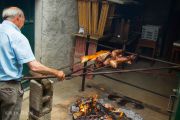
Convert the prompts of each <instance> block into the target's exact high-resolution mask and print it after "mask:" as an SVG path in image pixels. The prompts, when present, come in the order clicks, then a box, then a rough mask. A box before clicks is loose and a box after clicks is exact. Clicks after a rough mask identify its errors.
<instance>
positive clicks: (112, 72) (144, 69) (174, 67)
mask: <svg viewBox="0 0 180 120" xmlns="http://www.w3.org/2000/svg"><path fill="white" fill-rule="evenodd" d="M176 68H180V66H170V67H157V68H140V69H131V70H113V71H103V72H92V73H82V74H75V75H72V76H73V77H76V76H82V75H84V74H86V75H102V74H114V73H128V72H138V71H149V70H161V69H176Z"/></svg>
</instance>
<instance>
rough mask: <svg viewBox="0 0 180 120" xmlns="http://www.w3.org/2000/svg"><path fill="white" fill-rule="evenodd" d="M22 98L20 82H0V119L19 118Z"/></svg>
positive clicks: (14, 119)
mask: <svg viewBox="0 0 180 120" xmlns="http://www.w3.org/2000/svg"><path fill="white" fill-rule="evenodd" d="M22 98H23V92H22V88H21V84H20V82H0V120H19V117H20V112H21V105H22Z"/></svg>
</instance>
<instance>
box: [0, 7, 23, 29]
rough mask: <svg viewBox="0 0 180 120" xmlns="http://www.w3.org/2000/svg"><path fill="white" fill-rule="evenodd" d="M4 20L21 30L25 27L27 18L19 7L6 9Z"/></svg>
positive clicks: (3, 15)
mask: <svg viewBox="0 0 180 120" xmlns="http://www.w3.org/2000/svg"><path fill="white" fill-rule="evenodd" d="M2 18H3V20H9V21H11V22H13V23H14V24H15V25H16V26H17V27H18V28H19V29H21V28H22V27H23V26H24V22H25V17H24V13H23V11H22V10H21V9H20V8H18V7H9V8H5V9H4V10H3V13H2Z"/></svg>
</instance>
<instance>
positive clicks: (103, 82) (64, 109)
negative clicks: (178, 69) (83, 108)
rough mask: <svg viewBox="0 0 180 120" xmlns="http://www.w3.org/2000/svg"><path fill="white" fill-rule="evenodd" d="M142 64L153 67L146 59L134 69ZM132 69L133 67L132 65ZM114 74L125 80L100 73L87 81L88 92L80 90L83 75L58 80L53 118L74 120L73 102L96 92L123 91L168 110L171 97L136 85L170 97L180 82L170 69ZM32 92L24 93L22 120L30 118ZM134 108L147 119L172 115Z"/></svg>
mask: <svg viewBox="0 0 180 120" xmlns="http://www.w3.org/2000/svg"><path fill="white" fill-rule="evenodd" d="M142 66H143V67H150V64H149V63H148V62H146V61H142V62H139V63H136V64H134V65H132V68H141V67H142ZM158 66H164V65H163V64H159V63H156V64H155V65H154V66H153V67H158ZM129 69H131V67H130V68H129ZM110 76H111V77H114V78H116V79H118V80H121V82H119V81H115V80H112V79H108V78H106V77H103V76H99V75H97V76H95V77H94V78H93V79H92V80H86V87H85V91H84V92H82V91H81V90H80V89H81V78H80V77H77V78H74V79H71V80H65V81H63V82H57V83H55V84H54V98H53V110H52V113H51V115H52V120H72V116H71V115H70V114H69V107H70V105H71V104H72V103H73V102H75V100H76V99H77V98H79V97H82V96H92V95H95V94H97V95H98V96H99V97H102V98H105V97H107V95H108V94H111V93H113V94H114V93H116V94H121V95H125V96H128V97H131V98H134V99H136V100H140V101H143V102H144V103H146V104H149V105H153V106H156V107H159V108H161V109H162V110H164V111H165V110H166V109H167V104H168V98H166V97H162V96H159V95H157V94H153V93H152V92H148V91H145V90H142V89H139V88H136V87H134V86H132V85H135V86H138V87H141V88H145V89H148V90H150V91H154V92H156V93H159V94H162V95H163V96H167V97H168V96H169V95H170V94H173V93H172V89H173V88H176V85H177V78H176V77H175V73H174V72H172V73H171V74H168V71H167V70H161V71H148V72H134V73H123V74H122V73H121V74H113V75H110ZM123 82H127V83H129V84H132V85H127V84H124V83H123ZM28 94H29V92H28V91H27V92H26V93H25V95H24V101H23V105H22V113H21V120H27V118H28V103H29V97H28ZM128 107H129V106H128ZM130 108H131V109H132V110H133V111H135V112H136V113H139V114H140V115H141V116H142V117H143V118H144V120H168V119H169V116H168V115H165V114H162V113H159V112H156V111H154V110H152V109H150V108H148V107H145V108H144V109H142V110H137V109H134V108H132V107H131V106H130Z"/></svg>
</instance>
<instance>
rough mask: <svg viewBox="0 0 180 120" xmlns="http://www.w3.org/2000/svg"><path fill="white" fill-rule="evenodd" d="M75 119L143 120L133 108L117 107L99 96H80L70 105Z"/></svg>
mask: <svg viewBox="0 0 180 120" xmlns="http://www.w3.org/2000/svg"><path fill="white" fill-rule="evenodd" d="M70 113H71V114H72V118H73V120H143V118H142V117H140V116H139V115H138V114H136V113H134V112H133V111H131V110H127V109H121V108H115V107H113V106H112V105H111V104H109V103H105V102H104V100H103V99H97V96H93V97H87V98H85V97H82V98H79V99H78V100H77V101H76V102H75V103H73V104H72V105H71V107H70Z"/></svg>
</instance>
